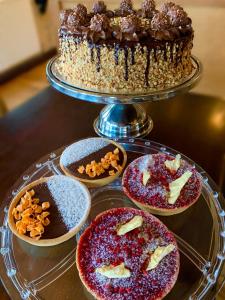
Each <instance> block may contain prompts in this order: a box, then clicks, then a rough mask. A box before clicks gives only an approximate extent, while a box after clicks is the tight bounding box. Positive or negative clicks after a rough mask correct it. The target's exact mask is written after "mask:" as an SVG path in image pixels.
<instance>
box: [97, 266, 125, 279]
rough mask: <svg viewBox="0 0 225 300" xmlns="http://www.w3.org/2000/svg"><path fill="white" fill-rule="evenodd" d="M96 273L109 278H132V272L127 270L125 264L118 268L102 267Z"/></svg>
mask: <svg viewBox="0 0 225 300" xmlns="http://www.w3.org/2000/svg"><path fill="white" fill-rule="evenodd" d="M95 272H97V273H99V274H101V275H103V276H106V277H108V278H129V277H130V276H131V272H130V270H128V269H126V267H125V264H124V263H121V264H120V265H118V266H111V265H109V266H102V267H99V268H97V269H96V270H95Z"/></svg>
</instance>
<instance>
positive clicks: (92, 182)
mask: <svg viewBox="0 0 225 300" xmlns="http://www.w3.org/2000/svg"><path fill="white" fill-rule="evenodd" d="M96 139H97V138H96ZM99 139H102V140H105V141H107V142H109V143H110V144H113V145H114V146H115V147H116V148H119V149H120V151H121V152H122V154H123V163H122V165H121V170H120V171H117V172H116V173H115V175H111V176H106V177H104V178H101V179H84V178H81V177H78V176H75V175H74V174H73V173H72V172H71V171H70V170H69V169H68V168H67V167H66V166H64V165H63V163H62V159H61V158H60V162H59V164H60V167H61V169H62V171H63V172H64V173H65V174H66V175H67V176H70V177H72V178H74V179H76V180H78V181H80V182H82V183H84V184H85V185H86V186H87V187H91V188H93V187H94V188H95V187H100V186H104V185H107V184H109V183H111V182H113V181H114V180H115V179H116V178H117V177H119V176H120V174H121V173H122V171H123V169H124V167H125V165H126V163H127V153H126V151H125V150H124V148H123V147H122V146H121V145H120V144H119V143H116V142H114V141H112V140H108V139H105V138H99ZM65 150H66V149H65ZM65 150H64V151H65ZM62 155H63V153H62V154H61V157H62Z"/></svg>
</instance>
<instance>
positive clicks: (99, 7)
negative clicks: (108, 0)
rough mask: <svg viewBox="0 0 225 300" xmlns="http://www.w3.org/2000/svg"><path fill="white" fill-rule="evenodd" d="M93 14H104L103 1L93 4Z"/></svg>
mask: <svg viewBox="0 0 225 300" xmlns="http://www.w3.org/2000/svg"><path fill="white" fill-rule="evenodd" d="M92 10H93V12H94V14H104V13H106V5H105V3H104V1H98V2H96V3H94V5H93V8H92Z"/></svg>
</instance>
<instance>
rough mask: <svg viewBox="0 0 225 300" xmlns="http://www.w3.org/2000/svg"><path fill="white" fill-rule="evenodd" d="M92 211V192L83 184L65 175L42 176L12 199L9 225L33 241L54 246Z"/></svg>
mask: <svg viewBox="0 0 225 300" xmlns="http://www.w3.org/2000/svg"><path fill="white" fill-rule="evenodd" d="M89 210H90V194H89V191H88V190H87V188H86V187H85V186H84V185H83V184H82V183H80V182H78V181H76V180H74V179H72V178H69V177H66V176H63V175H56V176H51V177H46V178H40V179H38V180H36V181H33V182H32V183H30V184H29V185H27V186H25V187H24V188H23V189H22V190H21V191H20V192H19V193H18V194H17V195H16V196H15V198H14V199H13V200H12V202H11V204H10V207H9V212H8V221H9V227H10V229H11V230H12V232H13V233H14V234H15V235H16V236H17V237H19V238H20V239H22V240H24V241H26V242H28V243H30V244H33V245H37V246H53V245H57V244H60V243H62V242H64V241H66V240H68V239H70V238H71V237H72V236H74V235H75V234H76V233H77V232H78V231H79V229H80V228H81V226H82V225H83V224H84V222H85V221H86V219H87V217H88V214H89Z"/></svg>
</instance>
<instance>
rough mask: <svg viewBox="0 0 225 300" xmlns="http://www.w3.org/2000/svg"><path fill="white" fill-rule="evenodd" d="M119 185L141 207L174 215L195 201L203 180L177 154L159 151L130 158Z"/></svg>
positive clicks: (162, 213) (160, 213)
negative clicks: (132, 159)
mask: <svg viewBox="0 0 225 300" xmlns="http://www.w3.org/2000/svg"><path fill="white" fill-rule="evenodd" d="M122 185H123V190H124V192H125V194H126V195H127V196H128V197H129V198H130V199H131V200H132V201H133V202H134V203H135V204H136V205H137V206H138V207H140V208H141V209H144V210H147V211H149V212H151V213H154V214H158V215H173V214H178V213H181V212H183V211H184V210H186V209H187V208H189V207H190V206H191V205H193V204H194V203H195V202H196V201H197V200H198V198H199V196H200V194H201V190H202V179H201V175H200V174H199V173H198V172H197V170H196V169H195V168H194V167H193V166H191V165H190V164H189V163H187V162H186V161H185V160H183V159H181V156H180V155H179V154H178V155H177V156H176V157H173V156H171V155H168V154H163V153H158V154H152V155H144V156H141V157H139V158H137V159H135V160H134V161H132V162H131V163H130V164H129V165H128V167H127V168H126V170H125V171H124V174H123V180H122Z"/></svg>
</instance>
